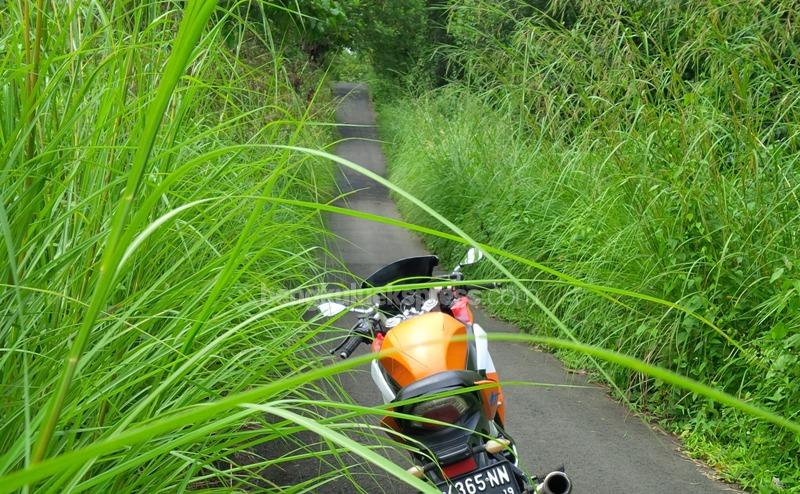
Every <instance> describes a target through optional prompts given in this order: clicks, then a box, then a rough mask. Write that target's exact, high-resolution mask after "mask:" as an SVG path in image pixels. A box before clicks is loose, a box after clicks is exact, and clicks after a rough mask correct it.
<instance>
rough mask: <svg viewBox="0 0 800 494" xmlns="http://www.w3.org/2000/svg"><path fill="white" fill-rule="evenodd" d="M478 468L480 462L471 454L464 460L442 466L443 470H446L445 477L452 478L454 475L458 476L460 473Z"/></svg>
mask: <svg viewBox="0 0 800 494" xmlns="http://www.w3.org/2000/svg"><path fill="white" fill-rule="evenodd" d="M476 468H478V464H477V463H475V458H473V457H471V456H470V457H469V458H466V459H464V460H461V461H457V462H455V463H451V464H449V465H447V466H444V467H442V471H443V472H444V475H445V477H447V478H448V479H452V478H454V477H458V476H459V475H464V474H465V473H469V472H471V471H473V470H475V469H476Z"/></svg>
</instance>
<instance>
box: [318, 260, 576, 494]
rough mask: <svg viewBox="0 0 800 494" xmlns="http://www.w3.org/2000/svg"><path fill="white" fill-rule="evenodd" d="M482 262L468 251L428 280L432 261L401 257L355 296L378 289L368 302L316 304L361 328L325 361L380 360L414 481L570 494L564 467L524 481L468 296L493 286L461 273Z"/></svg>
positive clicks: (455, 493) (520, 493) (390, 424)
mask: <svg viewBox="0 0 800 494" xmlns="http://www.w3.org/2000/svg"><path fill="white" fill-rule="evenodd" d="M482 258H483V254H482V253H481V252H480V251H479V250H477V249H475V248H471V249H469V251H468V252H467V254H466V256H465V257H464V259H463V260H462V261H461V262H460V263H459V264H458V265H457V266H456V267H455V268H454V269H453V270H452V272H451V273H449V274H447V275H444V276H440V277H434V275H433V270H434V268H435V267H436V266H437V265H438V262H439V260H438V258H437V257H436V256H432V255H429V256H418V257H409V258H405V259H400V260H398V261H396V262H393V263H391V264H389V265H387V266H385V267H383V268H381V269H379V270H378V271H376V272H375V273H374V274H372V275H371V276H369V277H368V278H367V279H366V280H365V281H364V282H363V283H362V288H381V289H382V291H381V293H380V294H379V296H378V299H377V300H376V301H374V303H372V304H369V305H367V306H364V307H347V306H345V305H342V304H339V303H335V302H325V303H322V304H320V305H319V306H318V309H319V310H320V312H321V313H322V315H324V316H326V317H333V316H336V315H338V314H340V313H342V312H344V311H346V310H349V311H351V312H353V313H356V314H357V318H358V321H357V322H356V324H355V325H354V326H353V327H352V328H351V330H350V332H349V334H348V336H347V337H346V338H345V339H344V341H342V343H341V344H340V345H339V346H338V347H336V348H335V349H334V350H332V351H331V353H336V354H338V355H339V357H341V358H343V359H344V358H348V357H349V356H350V354H351V353H353V351H355V350H356V348H358V347H359V346H360V345H362V344H368V345H370V346H371V350H372V351H373V352H376V353H377V352H381V351H384V354H382V356H380V357H379V358H377V359H375V360H373V361H372V362H371V368H370V374H371V376H372V379H373V381H374V382H375V385H376V386H377V388H378V390H379V391H380V393H381V396H382V398H383V401H384V402H385V403H387V404H395V405H394V406H391V408H390V409H391V410H392V411H394V412H398V413H400V414H403V418H398V417H397V416H387V417H384V418H383V421H382V423H383V425H384V426H385V427H386V428H387V429H388V430H390V431H394V432H395V433H397V434H396V437H395V439H397V440H400V441H409V440H411V441H413V442H415V443H416V444H418V445H422V446H423V448H422V449H424V450H426V451H427V455H426V454H423V453H422V452H419V453H412V456H413V459H414V463H415V465H414V466H412V467H411V468H409V469H408V472H409V473H410V474H411V475H414V476H416V477H418V478H427V480H428V481H430V482H432V483H433V484H434V485H436V486H437V488H438V489H439V490H441V492H442V493H443V494H534V493H535V494H569V493H570V492H571V490H572V483H571V482H570V479H569V478H568V477H567V475H566V474H565V473H564V472H563V469H561V470H558V471H554V472H551V473H549V474H547V475H546V476H543V477H542V478H537V477H533V478H529V477H528V476H527V475H526V474H525V473H524V472H523V471H522V470H521V469H520V468H519V462H518V459H517V450H516V446H515V445H514V441H513V439H512V438H511V436H510V435H509V434H508V433H507V432H506V430H505V420H506V417H505V413H506V412H505V398H504V396H503V391H502V388H501V386H500V379H499V377H498V375H497V371H496V369H495V366H494V363H493V362H492V357H491V355H490V354H489V348H488V338H487V336H486V331H485V330H484V329H483V328H482V327H481V326H480V325H479V324H477V323H475V321H474V317H473V314H472V310H471V309H470V299H469V296H468V294H469V291H470V290H475V289H490V288H495V287H496V286H497V285H482V286H474V285H473V286H470V285H465V284H463V281H464V275H463V273H462V268H463V267H464V266H467V265H470V264H474V263H476V262H478V261H480V260H481V259H482ZM441 280H447V281H454V282H458V283H457V284H455V283H454V284H453V285H452V286H443V287H437V288H431V289H418V290H400V289H394V290H393V289H392V285H396V284H398V283H399V284H414V283H430V282H432V281H441Z"/></svg>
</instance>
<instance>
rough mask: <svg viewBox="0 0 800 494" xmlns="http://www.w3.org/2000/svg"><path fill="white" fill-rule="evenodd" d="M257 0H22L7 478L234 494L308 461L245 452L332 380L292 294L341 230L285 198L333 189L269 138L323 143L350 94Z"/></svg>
mask: <svg viewBox="0 0 800 494" xmlns="http://www.w3.org/2000/svg"><path fill="white" fill-rule="evenodd" d="M257 7H258V6H257V5H255V4H250V3H249V2H240V3H234V2H228V3H227V4H226V5H225V8H218V7H217V5H216V2H213V1H188V2H171V1H161V0H152V1H147V2H90V1H82V0H71V1H67V2H51V1H46V2H45V1H38V2H2V3H0V26H2V29H1V30H0V112H1V115H0V174H1V175H0V195H2V201H0V235H2V246H3V248H2V249H0V252H2V253H1V254H0V256H2V262H0V269H2V271H3V275H2V280H0V304H1V306H2V307H3V309H2V318H1V319H0V342H2V343H0V369H2V370H1V371H0V381H1V384H0V386H2V388H0V389H1V391H0V395H2V400H0V402H2V403H0V417H2V420H0V477H2V478H3V479H4V480H3V481H2V482H0V491H3V492H6V491H8V490H9V489H14V488H15V487H21V486H23V485H27V487H25V488H24V490H25V491H28V490H29V489H31V488H32V490H35V491H37V492H82V491H89V492H111V491H114V492H137V493H139V492H159V491H167V492H180V491H187V490H202V489H208V490H212V489H228V490H230V489H234V488H246V487H248V486H254V485H256V484H257V483H258V482H262V483H263V480H261V479H260V476H259V475H258V474H259V472H261V471H262V470H264V469H265V468H267V467H268V466H270V465H280V464H281V463H282V462H285V461H288V460H290V459H291V458H290V457H283V458H280V457H270V456H267V457H258V456H255V455H252V454H247V455H245V454H243V453H246V452H251V451H252V450H253V448H254V447H255V445H259V444H261V445H265V444H269V443H270V442H272V441H275V440H277V439H287V438H288V439H290V440H291V434H292V433H293V432H294V431H296V430H297V428H298V426H297V424H296V423H294V421H291V420H285V419H286V418H287V417H288V416H287V414H288V413H290V412H291V410H292V409H295V408H302V407H303V406H304V405H303V404H302V403H299V402H291V401H282V400H285V399H287V398H293V399H295V400H297V399H305V398H307V397H308V396H309V395H311V394H315V393H317V392H318V391H319V386H318V384H314V383H313V382H312V381H311V380H310V379H309V378H304V379H303V380H297V379H296V382H295V384H294V386H291V385H290V384H291V379H292V378H296V376H297V375H299V374H300V373H301V372H303V371H306V370H308V369H310V368H313V367H314V366H315V365H316V361H315V359H314V358H312V357H311V356H310V354H307V353H306V352H305V350H306V349H307V348H308V347H309V339H310V338H311V337H312V336H313V335H314V334H316V333H317V332H318V327H317V325H316V324H315V323H313V322H309V321H308V320H306V319H304V317H303V313H304V311H305V308H306V307H305V306H304V305H301V304H297V303H295V304H285V302H287V300H290V299H289V298H287V297H288V295H287V293H288V291H299V290H302V289H303V288H307V287H310V286H314V285H316V284H317V283H319V281H320V279H321V278H320V277H321V276H322V270H321V268H320V267H319V259H320V256H319V254H318V250H319V242H318V240H319V238H320V236H321V235H323V230H322V225H321V223H320V221H319V214H318V212H317V211H314V210H307V209H302V210H298V209H296V208H292V207H290V206H287V205H286V204H281V203H276V202H274V201H272V199H276V198H281V199H303V200H307V201H323V202H324V201H325V200H328V199H329V194H330V193H331V192H332V190H331V185H332V183H331V178H330V167H329V165H328V164H327V163H326V162H324V161H322V160H320V159H317V158H314V157H311V156H308V155H302V154H299V153H296V152H293V151H291V150H288V149H278V148H275V147H267V146H268V145H273V144H278V143H279V144H284V145H307V146H311V147H324V146H325V145H327V144H328V143H329V142H330V141H331V135H330V131H329V130H328V129H329V127H326V126H323V125H316V124H315V122H318V121H328V120H329V118H330V106H329V105H328V104H327V102H326V101H320V98H321V99H322V100H325V98H324V97H323V96H321V95H322V94H324V92H322V91H320V88H321V87H322V86H321V84H322V75H323V74H322V70H321V69H320V68H315V67H313V66H310V65H308V63H307V62H305V61H304V59H303V58H301V57H300V56H299V55H298V54H299V50H297V49H293V48H292V46H285V47H284V46H282V45H281V43H282V41H285V40H287V39H288V38H287V36H286V33H274V32H272V31H271V30H270V27H269V26H270V25H269V22H266V21H265V20H264V17H263V15H265V12H266V10H265V9H267V10H268V7H267V6H265V5H263V4H261V7H260V8H257ZM251 15H252V16H258V17H255V18H249V17H247V16H251ZM298 85H299V86H301V87H298ZM298 89H300V91H298ZM329 375H330V372H329V371H325V372H321V371H320V372H319V375H318V376H317V377H323V378H324V377H326V376H329ZM268 385H270V386H271V387H270V388H268V392H262V393H261V394H260V395H255V394H252V393H251V395H247V394H242V393H244V392H246V391H251V390H252V389H254V388H258V387H259V386H261V387H262V388H263V387H264V386H268ZM330 389H334V390H335V388H330ZM233 396H235V397H236V398H237V399H238V400H239V401H237V402H233V403H234V404H233V405H231V404H230V402H231V400H229V402H228V404H227V405H226V406H223V407H220V406H219V405H217V406H214V405H212V404H213V403H216V402H220V401H222V402H223V403H225V402H224V400H225V399H226V398H227V397H233ZM256 396H258V397H260V398H261V400H260V401H259V403H261V404H262V405H264V406H266V405H267V404H269V405H270V406H271V407H272V408H273V409H274V410H273V411H275V410H277V412H279V413H276V414H275V415H274V416H273V417H275V416H277V417H283V418H278V419H277V420H276V419H274V418H272V419H268V418H267V417H266V416H265V414H264V413H262V412H261V411H259V410H255V409H252V408H250V409H245V408H241V407H239V406H238V404H241V403H243V402H245V400H247V399H253V400H254V399H256ZM315 396H316V395H315ZM288 418H289V419H291V417H288ZM267 451H268V450H267ZM325 451H326V450H323V451H322V452H319V453H317V454H318V456H321V457H329V458H330V459H328V460H327V461H329V462H331V463H332V464H334V465H338V467H337V468H335V469H334V470H333V473H332V474H331V473H328V474H326V475H324V476H323V478H322V480H325V478H326V477H327V478H330V477H331V476H332V475H339V474H338V473H337V472H336V470H338V468H340V467H341V466H342V463H341V461H342V460H341V459H340V458H339V456H337V455H335V454H334V453H333V452H331V453H326V452H325ZM31 472H39V474H36V473H31ZM295 490H296V491H298V492H299V491H300V488H297V489H295Z"/></svg>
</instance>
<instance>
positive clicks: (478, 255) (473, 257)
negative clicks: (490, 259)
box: [461, 247, 483, 266]
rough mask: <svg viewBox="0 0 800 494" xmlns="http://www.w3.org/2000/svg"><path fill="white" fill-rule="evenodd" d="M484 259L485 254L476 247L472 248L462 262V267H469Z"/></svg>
mask: <svg viewBox="0 0 800 494" xmlns="http://www.w3.org/2000/svg"><path fill="white" fill-rule="evenodd" d="M481 259H483V252H481V251H480V250H479V249H476V248H475V247H470V248H469V250H468V251H467V255H466V256H464V259H463V260H462V261H461V266H469V265H470V264H475V263H476V262H478V261H480V260H481Z"/></svg>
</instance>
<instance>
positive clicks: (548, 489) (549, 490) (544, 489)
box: [536, 471, 572, 494]
mask: <svg viewBox="0 0 800 494" xmlns="http://www.w3.org/2000/svg"><path fill="white" fill-rule="evenodd" d="M570 492H572V482H570V480H569V477H567V474H566V473H564V472H559V471H555V472H550V473H548V474H547V475H546V476H545V477H544V480H543V481H542V483H541V484H539V485H538V486H536V494H570Z"/></svg>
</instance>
